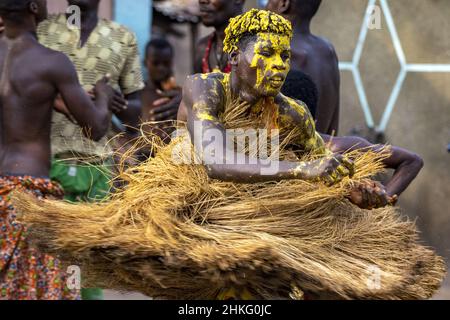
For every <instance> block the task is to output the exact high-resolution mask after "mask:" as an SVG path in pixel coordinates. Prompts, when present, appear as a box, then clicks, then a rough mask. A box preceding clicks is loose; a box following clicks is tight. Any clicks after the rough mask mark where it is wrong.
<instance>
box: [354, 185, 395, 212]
mask: <svg viewBox="0 0 450 320" xmlns="http://www.w3.org/2000/svg"><path fill="white" fill-rule="evenodd" d="M348 198H349V200H350V201H351V202H352V203H353V204H355V205H357V206H358V207H360V208H361V209H368V210H372V209H378V208H383V207H385V206H387V205H394V204H395V203H396V202H397V196H393V197H391V196H389V195H388V193H387V191H386V188H385V186H383V185H382V184H381V183H379V182H376V181H370V180H368V181H363V182H361V183H360V184H359V185H357V186H355V188H354V189H353V190H352V191H351V192H350V195H349V197H348Z"/></svg>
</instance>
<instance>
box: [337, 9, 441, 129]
mask: <svg viewBox="0 0 450 320" xmlns="http://www.w3.org/2000/svg"><path fill="white" fill-rule="evenodd" d="M377 1H379V3H380V5H381V9H382V12H383V14H384V17H385V20H386V24H387V27H388V30H389V33H390V35H391V39H392V43H393V45H394V49H395V53H396V55H397V58H398V60H399V63H400V72H399V75H398V77H397V80H396V82H395V85H394V88H393V89H392V92H391V95H390V97H389V100H388V102H387V105H386V107H385V110H384V113H383V116H382V118H381V121H380V123H379V124H378V125H377V126H376V130H377V131H379V132H384V131H386V128H387V126H388V124H389V120H390V119H391V116H392V112H393V111H394V108H395V104H396V102H397V100H398V97H399V95H400V92H401V90H402V87H403V83H404V82H405V79H406V76H407V74H408V73H409V72H450V64H410V63H407V61H406V56H405V53H404V51H403V47H402V44H401V41H400V38H399V36H398V33H397V29H396V27H395V23H394V18H393V17H392V13H391V9H390V7H389V2H388V0H369V1H368V4H367V9H366V13H365V15H364V19H363V23H362V27H361V31H360V34H359V38H358V43H357V44H356V48H355V51H354V53H353V60H352V61H351V62H340V63H339V69H340V70H345V71H351V72H352V74H353V79H354V81H355V86H356V90H357V92H358V97H359V101H360V104H361V108H362V109H363V112H364V117H365V119H366V124H367V126H369V127H370V128H375V122H374V119H373V115H372V111H371V109H370V105H369V102H368V101H367V95H366V90H365V89H364V85H363V82H362V79H361V73H360V71H359V63H360V62H361V55H362V52H363V48H364V44H365V42H366V39H367V34H368V32H369V28H368V25H369V22H370V19H371V15H372V9H373V6H374V5H376V4H377Z"/></svg>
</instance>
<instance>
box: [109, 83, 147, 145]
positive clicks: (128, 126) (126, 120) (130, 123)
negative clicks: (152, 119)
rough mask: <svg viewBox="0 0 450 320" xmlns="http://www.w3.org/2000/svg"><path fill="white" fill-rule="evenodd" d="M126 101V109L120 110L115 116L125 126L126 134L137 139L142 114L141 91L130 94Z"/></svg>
mask: <svg viewBox="0 0 450 320" xmlns="http://www.w3.org/2000/svg"><path fill="white" fill-rule="evenodd" d="M124 99H125V101H126V108H124V109H122V110H118V111H117V112H116V113H115V114H116V116H117V117H118V118H119V119H120V121H122V123H123V124H124V125H125V130H126V134H127V135H130V136H133V137H135V136H136V135H137V128H138V127H139V125H140V116H141V114H142V111H141V110H142V104H141V91H137V92H134V93H131V94H128V95H126V96H125V97H124Z"/></svg>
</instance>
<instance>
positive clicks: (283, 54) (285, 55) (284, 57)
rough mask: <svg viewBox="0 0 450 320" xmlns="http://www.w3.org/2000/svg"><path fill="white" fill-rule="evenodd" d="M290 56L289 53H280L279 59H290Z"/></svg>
mask: <svg viewBox="0 0 450 320" xmlns="http://www.w3.org/2000/svg"><path fill="white" fill-rule="evenodd" d="M290 58H291V55H290V54H289V53H282V54H281V59H283V60H287V59H290Z"/></svg>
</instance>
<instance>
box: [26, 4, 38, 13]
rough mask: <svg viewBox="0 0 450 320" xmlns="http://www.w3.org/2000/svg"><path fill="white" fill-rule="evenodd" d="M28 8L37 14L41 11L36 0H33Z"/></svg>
mask: <svg viewBox="0 0 450 320" xmlns="http://www.w3.org/2000/svg"><path fill="white" fill-rule="evenodd" d="M28 9H29V10H30V12H31V13H34V14H37V13H39V5H38V4H37V3H36V2H35V1H31V2H30V4H29V5H28Z"/></svg>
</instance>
